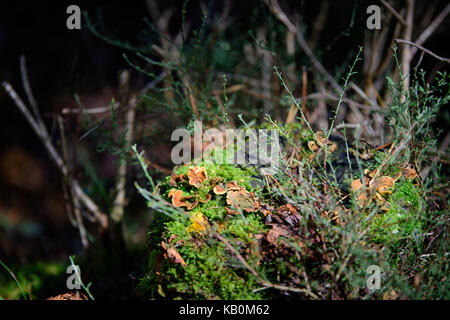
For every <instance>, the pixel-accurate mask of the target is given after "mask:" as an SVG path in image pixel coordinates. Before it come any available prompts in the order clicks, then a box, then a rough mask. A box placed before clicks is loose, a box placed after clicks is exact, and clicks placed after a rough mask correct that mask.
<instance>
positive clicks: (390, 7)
mask: <svg viewBox="0 0 450 320" xmlns="http://www.w3.org/2000/svg"><path fill="white" fill-rule="evenodd" d="M380 2H381V3H382V4H383V6H385V7H386V9H388V10H389V12H390V13H392V14H393V15H394V17H396V18H397V20H398V21H400V23H401V24H402V25H404V26H406V21H405V19H403V17H402V16H401V15H400V14H399V13H398V12H397V11H396V10H395V9H394V8H392V6H391V5H390V4H389V3H388V2H387V1H386V0H380Z"/></svg>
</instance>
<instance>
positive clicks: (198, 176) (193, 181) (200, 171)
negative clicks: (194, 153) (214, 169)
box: [187, 167, 208, 188]
mask: <svg viewBox="0 0 450 320" xmlns="http://www.w3.org/2000/svg"><path fill="white" fill-rule="evenodd" d="M187 176H188V178H189V184H190V185H191V186H194V187H196V188H200V186H201V184H202V183H203V181H205V180H206V179H208V174H207V173H206V169H205V168H204V167H190V168H189V169H188V172H187Z"/></svg>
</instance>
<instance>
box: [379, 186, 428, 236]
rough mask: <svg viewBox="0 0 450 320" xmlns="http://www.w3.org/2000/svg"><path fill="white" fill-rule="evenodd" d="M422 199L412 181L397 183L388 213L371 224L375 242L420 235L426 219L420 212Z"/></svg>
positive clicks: (380, 215)
mask: <svg viewBox="0 0 450 320" xmlns="http://www.w3.org/2000/svg"><path fill="white" fill-rule="evenodd" d="M420 198H421V196H420V193H419V190H418V188H417V187H416V186H415V185H414V184H413V183H412V181H409V180H403V181H397V183H396V184H395V186H394V191H393V193H392V194H391V195H390V197H389V199H388V206H389V209H388V211H387V212H381V213H379V214H378V215H377V216H376V217H375V218H374V219H373V221H372V223H371V226H370V233H371V235H372V237H373V240H374V241H375V242H378V243H389V242H396V241H398V240H400V239H403V238H406V237H412V236H413V235H414V233H420V232H421V231H422V221H423V219H424V218H425V217H424V213H423V212H421V211H420Z"/></svg>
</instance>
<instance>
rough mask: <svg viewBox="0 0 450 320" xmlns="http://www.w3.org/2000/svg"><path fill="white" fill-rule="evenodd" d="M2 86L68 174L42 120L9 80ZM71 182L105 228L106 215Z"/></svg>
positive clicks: (80, 197) (54, 159) (48, 150)
mask: <svg viewBox="0 0 450 320" xmlns="http://www.w3.org/2000/svg"><path fill="white" fill-rule="evenodd" d="M2 86H3V88H4V89H5V90H6V92H7V93H8V95H9V96H10V98H11V99H12V100H13V101H14V103H15V105H16V106H17V108H18V109H19V111H20V112H21V113H22V114H23V116H24V117H25V119H26V120H27V122H28V123H29V124H30V126H31V128H32V129H33V131H34V132H35V134H36V135H37V136H38V138H39V139H40V140H41V142H42V143H43V144H44V147H45V148H46V149H47V152H48V153H49V155H50V158H51V160H52V161H53V162H54V163H55V165H56V167H57V168H58V169H59V170H60V171H61V173H62V174H63V176H65V177H67V176H68V174H69V170H68V168H67V166H66V165H65V164H64V161H63V160H62V158H61V156H60V155H59V153H58V151H57V150H56V149H55V147H54V146H53V144H52V142H51V139H50V137H49V136H48V134H47V130H43V129H42V128H43V127H44V128H45V124H44V123H43V122H42V120H39V119H36V118H34V117H33V116H32V114H31V113H30V111H29V110H28V108H27V106H26V105H25V104H24V102H23V101H22V99H21V98H20V97H19V96H18V95H17V93H16V91H15V90H14V88H13V87H12V86H11V85H10V84H9V82H7V81H3V83H2ZM71 184H72V188H73V190H74V192H75V194H76V196H77V197H78V198H79V199H80V201H81V202H82V203H83V205H84V206H85V207H86V208H87V209H88V210H89V211H91V212H92V213H93V214H94V216H95V217H96V221H97V222H98V223H99V224H100V225H101V227H102V228H104V229H106V228H107V226H108V218H107V216H106V215H105V214H104V213H102V212H101V211H100V209H99V208H98V206H97V205H96V204H95V203H94V201H92V200H91V198H90V197H89V196H88V195H86V193H85V192H84V191H83V189H82V188H81V186H80V185H79V183H78V181H77V180H76V179H72V180H71Z"/></svg>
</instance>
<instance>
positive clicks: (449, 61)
mask: <svg viewBox="0 0 450 320" xmlns="http://www.w3.org/2000/svg"><path fill="white" fill-rule="evenodd" d="M395 42H397V43H406V44H409V45H411V46H413V47H415V48H417V49H420V50H422V51H423V52H425V53H427V54H429V55H430V56H432V57H433V58H435V59H437V60H440V61H443V62H447V63H450V58H443V57H440V56H438V55H437V54H435V53H433V52H431V51H430V50H428V49H426V48H424V47H422V46H420V45H418V44H417V43H414V42H411V41H408V40H403V39H395Z"/></svg>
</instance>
